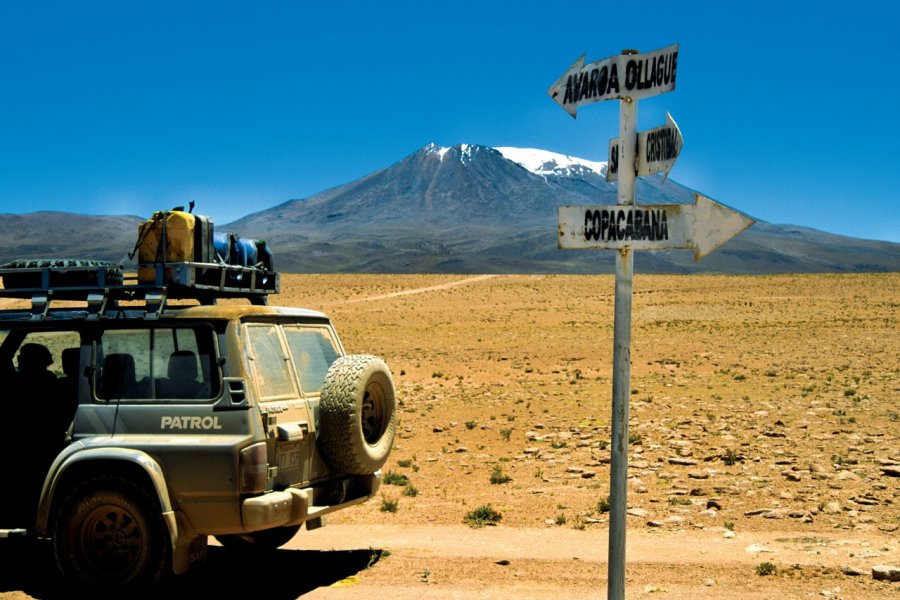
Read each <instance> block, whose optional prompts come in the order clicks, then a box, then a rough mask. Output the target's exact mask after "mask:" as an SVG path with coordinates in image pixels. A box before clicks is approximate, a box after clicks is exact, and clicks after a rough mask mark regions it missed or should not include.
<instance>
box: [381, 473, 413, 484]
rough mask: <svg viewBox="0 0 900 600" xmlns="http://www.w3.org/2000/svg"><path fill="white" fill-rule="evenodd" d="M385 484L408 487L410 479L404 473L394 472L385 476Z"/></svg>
mask: <svg viewBox="0 0 900 600" xmlns="http://www.w3.org/2000/svg"><path fill="white" fill-rule="evenodd" d="M384 483H385V484H386V485H406V484H407V483H409V477H407V476H406V475H404V474H403V473H394V472H393V471H388V472H387V473H385V474H384Z"/></svg>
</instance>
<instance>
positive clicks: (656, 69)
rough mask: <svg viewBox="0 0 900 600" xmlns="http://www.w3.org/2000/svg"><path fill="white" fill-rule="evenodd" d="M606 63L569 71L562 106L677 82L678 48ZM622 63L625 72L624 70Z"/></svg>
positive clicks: (620, 58)
mask: <svg viewBox="0 0 900 600" xmlns="http://www.w3.org/2000/svg"><path fill="white" fill-rule="evenodd" d="M603 63H608V64H597V65H588V66H587V68H585V69H582V70H581V71H579V72H578V73H573V74H571V75H569V78H568V80H567V81H566V91H565V95H564V96H563V102H562V103H563V106H565V105H566V104H577V103H579V102H582V101H585V100H606V99H609V98H615V97H617V96H619V95H620V94H623V93H627V92H644V91H652V90H653V89H654V88H662V87H668V86H669V85H674V84H675V70H676V67H677V66H678V50H673V51H671V52H668V53H664V54H661V55H655V56H651V57H641V56H635V57H634V58H630V57H629V56H628V55H624V56H616V57H613V58H611V59H610V60H608V61H603ZM623 64H624V71H625V72H624V73H621V70H622V66H623ZM623 76H624V77H623ZM642 95H643V94H642Z"/></svg>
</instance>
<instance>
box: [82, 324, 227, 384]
mask: <svg viewBox="0 0 900 600" xmlns="http://www.w3.org/2000/svg"><path fill="white" fill-rule="evenodd" d="M95 373H96V377H95V381H94V392H95V395H96V396H97V397H98V398H100V399H103V400H209V399H212V398H215V397H216V396H218V395H219V390H220V387H221V386H220V382H219V375H218V368H217V367H216V363H215V346H214V343H213V335H212V331H211V330H209V329H207V328H204V327H159V328H153V329H109V330H106V331H104V332H103V333H102V335H101V337H100V342H99V347H98V350H97V364H96V369H95Z"/></svg>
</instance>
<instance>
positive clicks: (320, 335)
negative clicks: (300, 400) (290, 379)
mask: <svg viewBox="0 0 900 600" xmlns="http://www.w3.org/2000/svg"><path fill="white" fill-rule="evenodd" d="M284 337H285V338H286V339H287V343H288V348H290V350H291V358H293V359H294V367H295V368H296V369H297V375H298V376H299V377H300V387H301V388H303V391H304V392H305V393H307V394H318V393H319V392H320V391H321V390H322V384H323V383H324V382H325V374H326V373H327V372H328V368H329V367H330V366H331V364H332V363H333V362H334V361H335V360H337V357H338V355H339V353H338V347H337V344H336V343H335V341H334V339H333V338H332V336H331V331H330V330H329V329H328V328H327V327H316V326H301V325H285V326H284Z"/></svg>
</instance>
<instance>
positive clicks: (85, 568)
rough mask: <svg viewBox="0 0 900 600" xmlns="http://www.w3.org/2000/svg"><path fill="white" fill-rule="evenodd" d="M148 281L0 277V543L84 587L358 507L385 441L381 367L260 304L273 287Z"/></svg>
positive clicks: (116, 273) (392, 426)
mask: <svg viewBox="0 0 900 600" xmlns="http://www.w3.org/2000/svg"><path fill="white" fill-rule="evenodd" d="M163 240H165V238H163ZM150 268H154V269H155V271H154V272H152V273H151V277H150V278H149V280H147V281H145V282H143V283H142V282H141V281H134V282H132V281H129V275H123V273H122V271H121V268H120V267H119V266H117V265H112V264H109V263H107V264H95V263H85V262H83V261H82V262H70V261H20V262H19V263H10V264H9V265H6V266H5V268H0V276H2V278H3V284H4V288H5V289H3V290H0V296H3V297H6V298H17V299H18V300H13V301H10V300H0V303H3V306H5V307H6V308H5V309H3V310H0V370H2V387H0V440H2V441H3V447H4V450H3V452H2V454H0V456H2V458H0V462H2V465H0V468H2V473H3V481H4V483H3V493H2V495H0V496H2V497H0V537H14V536H29V535H33V536H37V537H46V538H50V539H51V541H52V547H53V554H54V556H55V559H56V562H57V565H58V568H59V570H60V572H61V574H62V575H63V576H64V577H65V578H66V579H67V580H69V581H72V582H74V583H76V584H80V585H83V586H87V587H94V588H110V587H133V586H139V585H142V584H145V583H148V582H153V581H156V580H158V579H160V578H161V577H163V576H165V575H166V574H168V573H176V574H177V573H183V572H186V571H188V570H189V569H190V568H191V567H192V566H194V565H196V564H198V563H200V562H201V561H202V560H203V559H204V557H205V555H206V548H207V540H208V537H209V536H214V537H215V538H216V539H217V540H219V541H220V542H221V543H222V544H223V545H224V546H226V547H242V548H245V549H253V548H259V549H273V548H276V547H278V546H280V545H282V544H284V543H286V542H287V541H288V540H290V539H291V538H292V537H293V536H294V535H295V534H296V533H297V532H298V530H299V529H300V528H301V526H303V525H304V524H305V526H306V528H307V529H313V528H317V527H320V526H322V525H323V524H324V517H325V515H327V514H328V513H331V512H334V511H336V510H340V509H342V508H346V507H349V506H353V505H355V504H359V503H361V502H364V501H365V500H366V499H368V498H371V497H372V496H373V495H374V494H375V492H376V490H377V489H378V487H379V484H380V482H381V470H380V469H381V467H382V466H383V464H384V463H385V461H386V460H387V457H388V454H389V452H390V450H391V445H392V443H393V439H394V434H395V430H396V426H397V417H396V401H395V395H394V386H393V381H392V377H391V373H390V371H389V369H388V367H387V366H386V365H385V364H384V362H383V361H381V360H380V359H378V358H376V357H373V356H368V355H350V356H348V355H345V353H344V349H343V347H342V346H341V342H340V340H339V338H338V335H337V333H336V331H335V329H334V327H333V325H332V323H331V322H330V321H329V319H328V317H327V316H325V315H324V314H322V313H320V312H316V311H313V310H305V309H298V308H275V307H270V306H268V305H267V302H266V297H267V295H268V294H270V293H274V292H277V291H278V287H279V279H278V276H277V274H275V273H272V272H268V271H260V270H259V269H258V268H255V269H254V268H251V267H240V266H225V265H223V264H215V265H214V264H198V263H191V262H182V263H175V264H173V263H165V262H163V263H162V264H157V265H156V266H155V267H150ZM154 273H155V274H154ZM123 278H124V280H123ZM145 279H146V278H145ZM220 298H245V299H249V300H250V302H249V303H243V302H232V303H228V304H218V303H217V300H218V299H220ZM179 301H180V303H179ZM14 305H15V306H18V307H19V308H10V306H14ZM0 543H2V542H0Z"/></svg>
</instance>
